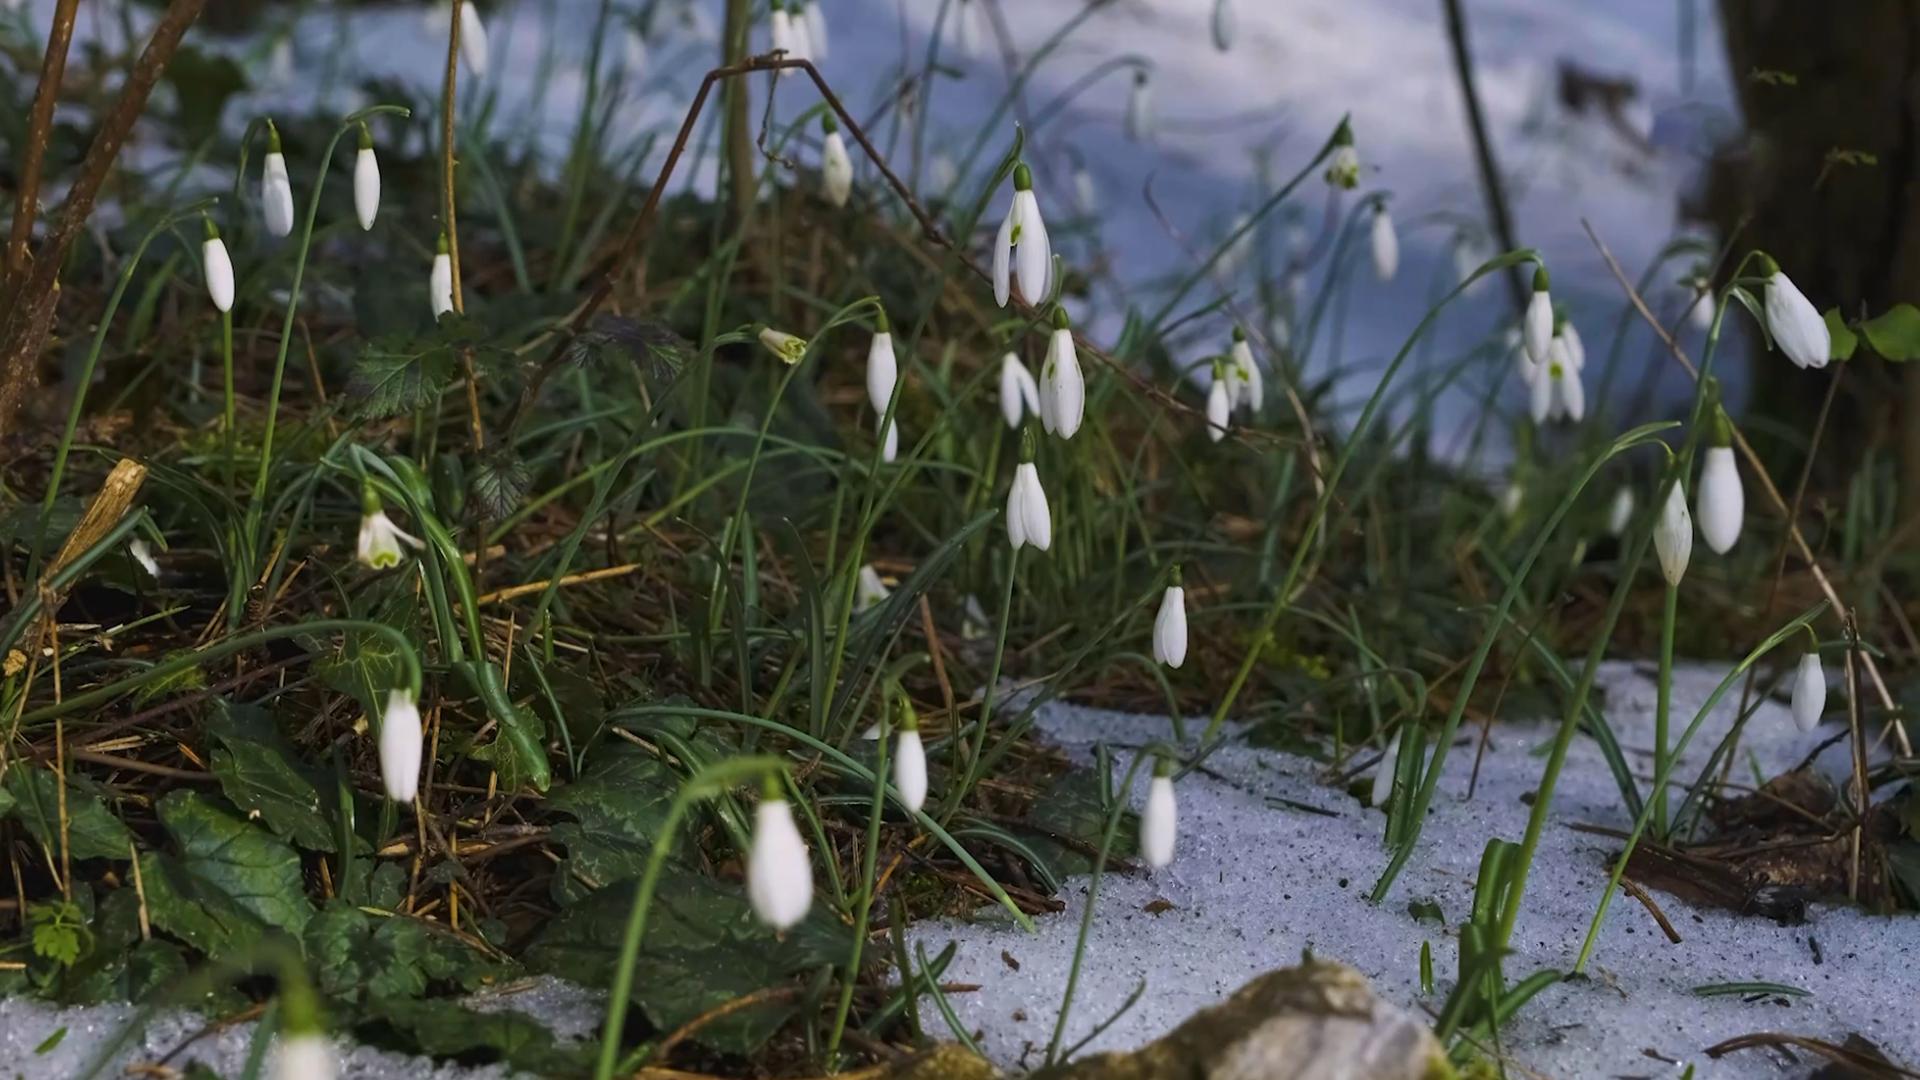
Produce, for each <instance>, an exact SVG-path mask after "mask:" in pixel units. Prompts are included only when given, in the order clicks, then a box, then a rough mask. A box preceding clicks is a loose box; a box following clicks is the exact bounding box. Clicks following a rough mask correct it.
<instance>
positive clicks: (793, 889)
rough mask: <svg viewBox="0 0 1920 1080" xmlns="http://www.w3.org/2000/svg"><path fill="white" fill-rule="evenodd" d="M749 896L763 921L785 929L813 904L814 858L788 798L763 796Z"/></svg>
mask: <svg viewBox="0 0 1920 1080" xmlns="http://www.w3.org/2000/svg"><path fill="white" fill-rule="evenodd" d="M747 898H748V900H750V901H751V902H752V904H753V913H754V915H756V916H757V917H759V919H760V921H761V922H763V923H766V924H767V925H768V926H771V927H773V928H774V929H775V930H786V929H788V928H790V927H792V926H794V925H796V924H798V923H799V922H800V920H801V919H804V918H806V916H807V909H808V908H810V907H812V906H813V862H812V860H811V859H810V858H809V857H808V855H807V844H806V841H804V840H802V839H801V838H800V829H799V828H798V827H797V826H795V825H794V823H793V808H792V807H790V806H788V805H787V802H786V800H785V799H762V800H760V805H759V806H758V807H757V808H756V809H755V811H754V823H753V841H752V843H751V845H750V846H749V849H748V851H747Z"/></svg>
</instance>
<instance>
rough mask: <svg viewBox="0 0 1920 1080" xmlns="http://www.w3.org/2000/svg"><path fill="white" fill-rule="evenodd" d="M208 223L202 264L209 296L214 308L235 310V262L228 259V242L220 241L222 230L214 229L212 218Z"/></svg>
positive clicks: (202, 250) (202, 248)
mask: <svg viewBox="0 0 1920 1080" xmlns="http://www.w3.org/2000/svg"><path fill="white" fill-rule="evenodd" d="M203 220H204V221H205V222H206V233H207V238H206V240H204V241H202V242H201V244H200V263H201V268H202V271H203V272H204V273H205V275H206V279H207V296H208V297H210V298H211V299H212V300H213V306H214V307H216V308H219V309H220V310H221V311H232V310H233V260H232V259H230V258H228V257H227V242H226V241H224V240H222V239H220V230H219V229H217V228H215V227H214V224H213V219H212V218H205V219H203Z"/></svg>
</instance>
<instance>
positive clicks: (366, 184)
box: [353, 123, 380, 232]
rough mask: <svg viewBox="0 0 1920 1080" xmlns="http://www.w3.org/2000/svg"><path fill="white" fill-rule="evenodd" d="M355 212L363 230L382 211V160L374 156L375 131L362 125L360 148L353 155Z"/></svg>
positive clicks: (368, 226)
mask: <svg viewBox="0 0 1920 1080" xmlns="http://www.w3.org/2000/svg"><path fill="white" fill-rule="evenodd" d="M353 213H354V216H355V217H357V218H359V219H360V229H361V231H362V232H364V231H366V230H368V229H371V228H373V219H374V217H375V215H377V214H379V213H380V162H379V160H378V159H377V158H375V157H374V156H373V133H372V132H370V131H368V130H367V125H366V124H364V123H363V124H361V125H360V149H359V151H358V152H357V153H355V154H354V155H353Z"/></svg>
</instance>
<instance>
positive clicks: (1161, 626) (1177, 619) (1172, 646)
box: [1153, 585, 1187, 668]
mask: <svg viewBox="0 0 1920 1080" xmlns="http://www.w3.org/2000/svg"><path fill="white" fill-rule="evenodd" d="M1153 658H1154V660H1155V661H1157V662H1159V663H1162V664H1165V665H1167V666H1168V667H1170V668H1177V667H1179V666H1180V665H1181V664H1184V663H1186V661H1187V590H1186V589H1185V588H1183V587H1181V586H1179V585H1169V586H1167V591H1166V592H1164V593H1162V594H1161V596H1160V611H1159V612H1158V613H1157V614H1156V615H1154V617H1153Z"/></svg>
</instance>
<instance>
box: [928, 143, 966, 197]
mask: <svg viewBox="0 0 1920 1080" xmlns="http://www.w3.org/2000/svg"><path fill="white" fill-rule="evenodd" d="M959 182H960V166H959V165H958V164H956V163H955V162H954V160H953V155H952V154H949V153H947V151H946V150H945V149H940V150H935V151H934V152H933V158H932V160H930V161H928V162H927V184H928V188H929V190H931V191H935V192H945V191H951V190H953V185H955V184H957V183H959Z"/></svg>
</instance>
